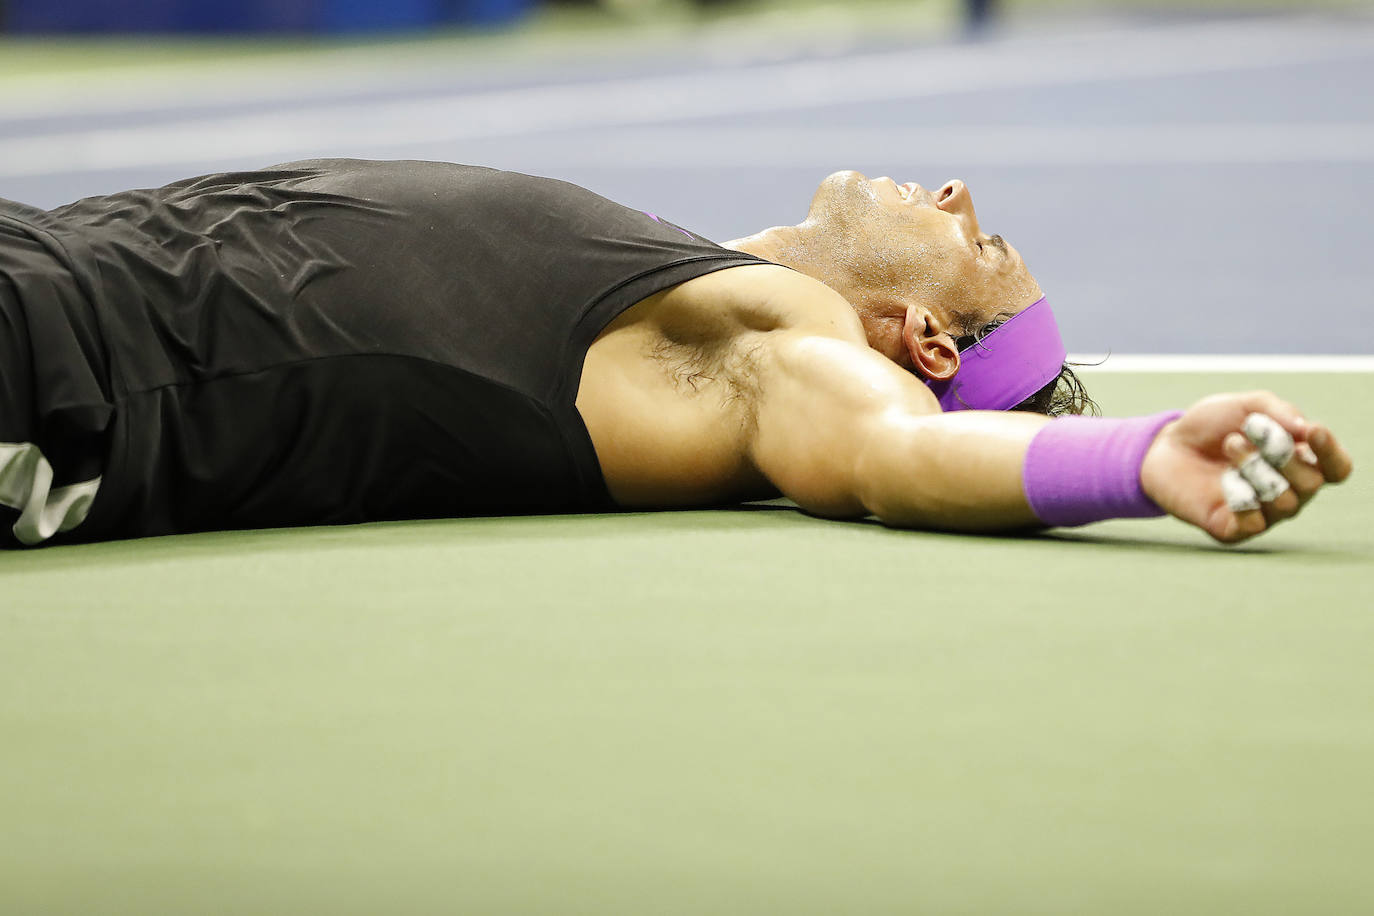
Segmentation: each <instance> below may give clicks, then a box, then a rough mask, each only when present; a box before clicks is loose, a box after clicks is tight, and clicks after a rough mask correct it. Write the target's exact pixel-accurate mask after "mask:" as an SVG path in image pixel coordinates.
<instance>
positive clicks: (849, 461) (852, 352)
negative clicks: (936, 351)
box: [750, 331, 940, 517]
mask: <svg viewBox="0 0 1374 916" xmlns="http://www.w3.org/2000/svg"><path fill="white" fill-rule="evenodd" d="M764 336H765V337H767V338H770V339H768V340H766V341H765V342H764V344H763V345H762V346H760V347H759V348H758V351H757V352H758V357H757V362H758V365H757V369H756V385H755V389H754V392H753V397H752V399H753V404H752V405H751V406H752V418H753V423H752V436H751V441H750V456H751V459H752V460H753V462H754V464H755V466H756V467H757V468H758V469H759V471H760V472H761V473H762V474H763V475H764V476H765V477H767V478H768V480H769V481H770V482H771V483H772V484H773V485H774V486H775V487H777V488H778V489H779V490H780V491H781V492H782V493H783V494H784V495H785V496H787V497H788V498H790V499H792V500H793V501H795V502H796V503H797V504H798V505H800V506H801V507H802V508H804V509H806V510H808V511H810V512H815V513H816V514H819V515H827V516H836V517H856V516H860V515H865V514H867V513H868V511H869V510H868V508H866V506H865V500H864V498H863V492H864V487H863V483H864V482H863V480H862V475H861V469H862V466H863V464H864V460H865V455H866V453H868V452H869V451H870V450H871V447H872V444H873V443H874V441H875V440H882V441H889V442H890V441H891V440H893V439H895V438H901V437H903V436H906V435H908V434H912V435H914V434H915V432H916V430H917V428H918V426H919V424H918V423H916V422H914V421H915V420H917V419H918V418H919V417H921V416H925V415H930V414H938V413H939V412H940V407H939V404H938V403H937V402H936V400H935V397H934V396H933V395H932V394H931V393H930V391H929V390H928V389H927V388H926V387H925V386H924V385H922V384H921V383H920V382H919V381H917V379H916V378H915V376H913V375H912V374H911V373H909V372H906V371H905V370H903V369H901V368H900V367H898V366H897V365H896V364H895V363H893V362H892V361H891V360H888V359H887V358H885V357H883V356H881V355H879V354H878V353H876V352H874V351H873V350H871V349H870V348H869V347H868V346H867V345H860V344H857V343H853V342H850V341H847V340H841V339H836V338H833V337H827V336H818V335H814V334H807V333H804V332H796V331H783V332H776V331H775V332H771V333H770V334H767V335H764Z"/></svg>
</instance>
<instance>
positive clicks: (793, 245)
mask: <svg viewBox="0 0 1374 916" xmlns="http://www.w3.org/2000/svg"><path fill="white" fill-rule="evenodd" d="M724 247H726V248H729V249H732V250H734V251H742V252H744V253H745V254H752V255H755V256H757V257H760V258H763V259H765V260H768V261H772V262H773V263H774V264H781V265H783V266H784V267H790V268H792V269H793V270H796V271H799V272H801V273H804V274H807V275H808V276H813V277H814V276H815V272H814V271H813V270H811V269H810V268H809V264H808V261H809V259H808V258H807V257H806V256H805V250H806V249H805V244H804V240H803V238H802V233H801V231H800V230H799V229H798V228H797V227H796V226H774V227H773V228H771V229H765V230H763V231H762V232H756V233H754V234H753V235H748V236H745V237H744V238H742V239H735V240H734V241H731V242H726V243H725V245H724Z"/></svg>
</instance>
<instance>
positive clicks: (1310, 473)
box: [1228, 413, 1326, 505]
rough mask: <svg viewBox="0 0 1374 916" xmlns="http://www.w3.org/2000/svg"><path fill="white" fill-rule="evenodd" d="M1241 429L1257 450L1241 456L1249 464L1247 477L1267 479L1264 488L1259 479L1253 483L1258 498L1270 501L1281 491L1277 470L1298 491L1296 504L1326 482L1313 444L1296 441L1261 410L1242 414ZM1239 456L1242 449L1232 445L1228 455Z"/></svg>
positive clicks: (1309, 497)
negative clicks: (1231, 450) (1233, 447)
mask: <svg viewBox="0 0 1374 916" xmlns="http://www.w3.org/2000/svg"><path fill="white" fill-rule="evenodd" d="M1241 429H1242V430H1243V431H1244V432H1245V437H1246V438H1247V439H1249V440H1250V442H1251V443H1252V444H1253V445H1254V446H1255V448H1256V449H1257V450H1258V453H1257V454H1254V455H1252V456H1250V457H1245V458H1243V459H1242V460H1243V461H1244V462H1245V463H1247V464H1248V465H1249V467H1250V472H1249V473H1247V474H1246V479H1247V480H1248V479H1251V478H1252V477H1253V478H1256V479H1257V480H1259V481H1267V482H1268V483H1267V488H1266V486H1263V485H1261V483H1256V485H1255V488H1256V491H1257V492H1258V493H1259V499H1260V502H1269V501H1270V499H1272V498H1276V497H1277V496H1278V495H1279V493H1281V492H1282V489H1283V488H1282V487H1281V486H1280V485H1279V479H1278V478H1279V475H1280V474H1281V475H1282V479H1283V480H1284V481H1286V482H1287V483H1288V484H1289V485H1290V486H1292V488H1293V492H1295V493H1296V494H1297V496H1298V504H1299V505H1301V504H1303V503H1305V502H1307V500H1309V499H1311V498H1312V494H1314V493H1316V492H1317V490H1318V489H1319V488H1320V487H1321V485H1322V484H1323V483H1326V477H1325V475H1324V474H1323V473H1322V471H1321V467H1320V465H1319V463H1318V460H1317V457H1316V453H1315V452H1313V450H1312V447H1311V446H1310V445H1309V444H1308V443H1306V442H1299V443H1296V444H1295V443H1294V442H1293V437H1292V436H1290V435H1289V434H1288V431H1287V430H1285V429H1284V428H1283V427H1282V426H1280V425H1279V424H1278V423H1277V422H1276V421H1275V420H1274V419H1273V418H1271V417H1268V416H1266V415H1264V414H1261V413H1252V414H1250V416H1248V417H1246V418H1245V423H1244V424H1243V425H1242V426H1241ZM1241 456H1242V452H1241V451H1240V450H1239V449H1235V450H1234V451H1233V452H1232V454H1231V455H1230V456H1228V457H1237V458H1239V457H1241ZM1271 469H1277V470H1271ZM1242 472H1244V469H1243V468H1242ZM1266 492H1272V493H1273V494H1274V495H1273V497H1270V496H1266Z"/></svg>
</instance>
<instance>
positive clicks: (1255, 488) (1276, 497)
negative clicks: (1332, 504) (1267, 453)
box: [1222, 433, 1312, 525]
mask: <svg viewBox="0 0 1374 916" xmlns="http://www.w3.org/2000/svg"><path fill="white" fill-rule="evenodd" d="M1222 451H1224V452H1225V453H1226V460H1228V461H1230V462H1231V464H1232V465H1233V467H1232V468H1231V469H1230V470H1228V471H1226V472H1225V473H1226V476H1228V477H1230V479H1231V481H1232V483H1231V485H1230V486H1231V490H1232V492H1233V493H1236V494H1239V492H1240V491H1239V487H1238V486H1237V485H1236V483H1235V480H1236V478H1237V477H1238V478H1240V480H1241V482H1243V483H1245V484H1246V485H1248V486H1249V487H1250V492H1251V493H1252V494H1254V498H1253V500H1252V501H1251V502H1250V503H1249V504H1246V503H1244V502H1243V501H1242V500H1240V499H1239V497H1237V499H1236V500H1235V508H1233V509H1232V510H1231V511H1233V512H1235V513H1236V514H1237V515H1242V514H1244V513H1247V512H1259V513H1261V514H1262V517H1263V519H1264V521H1265V523H1266V524H1267V525H1272V524H1273V523H1274V522H1278V521H1282V520H1283V519H1286V518H1292V517H1293V516H1294V515H1296V514H1297V512H1298V509H1299V508H1300V507H1301V505H1302V503H1301V501H1300V500H1299V498H1298V494H1297V493H1296V492H1294V490H1293V486H1292V484H1290V483H1289V481H1288V478H1287V477H1285V476H1284V475H1283V474H1280V473H1279V472H1278V471H1277V470H1275V469H1274V468H1273V467H1272V466H1270V464H1269V462H1267V461H1265V460H1264V456H1263V455H1261V454H1260V453H1259V452H1258V451H1257V450H1256V449H1255V447H1254V446H1252V445H1251V444H1250V443H1249V442H1248V441H1246V438H1245V436H1243V435H1241V434H1240V433H1231V434H1230V435H1229V436H1227V437H1226V439H1225V441H1223V442H1222ZM1293 463H1294V462H1293V460H1292V458H1291V457H1290V459H1289V462H1288V464H1289V465H1292V464H1293ZM1307 470H1309V471H1310V470H1312V469H1311V468H1307ZM1229 504H1231V501H1230V500H1228V505H1229Z"/></svg>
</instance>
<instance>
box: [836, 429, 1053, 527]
mask: <svg viewBox="0 0 1374 916" xmlns="http://www.w3.org/2000/svg"><path fill="white" fill-rule="evenodd" d="M1049 422H1052V421H1051V420H1049V418H1047V417H1043V416H1040V415H1037V414H1030V413H1018V412H1012V413H997V412H987V411H960V412H958V413H943V414H932V415H928V416H916V415H910V414H903V413H894V414H892V415H889V416H887V417H884V418H883V419H882V420H881V421H880V422H879V424H878V426H877V428H875V429H874V430H873V431H872V432H871V433H870V435H868V436H867V437H865V441H864V443H863V445H862V447H861V452H860V455H859V459H858V461H859V465H858V467H857V469H856V473H855V480H856V485H857V487H858V490H859V492H858V493H857V494H856V496H857V497H858V500H859V502H861V503H862V505H863V507H864V509H865V511H867V512H868V513H869V514H871V515H876V516H877V517H878V518H880V519H881V520H882V521H884V522H885V523H887V524H889V525H894V526H897V527H902V528H935V529H944V530H952V531H1004V530H1014V529H1018V528H1027V527H1031V526H1035V525H1038V524H1040V522H1039V520H1038V519H1037V517H1036V515H1035V513H1034V511H1032V509H1031V507H1030V504H1029V503H1028V502H1027V499H1026V494H1025V489H1024V486H1023V477H1022V473H1023V468H1024V466H1025V459H1026V451H1027V449H1028V448H1029V447H1030V444H1031V441H1032V440H1033V439H1034V438H1035V436H1036V435H1037V434H1038V433H1039V432H1040V431H1041V429H1043V428H1044V426H1045V424H1046V423H1049Z"/></svg>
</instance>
